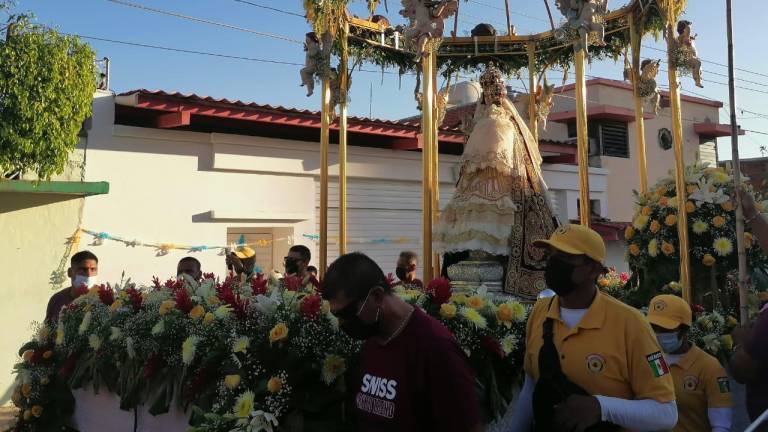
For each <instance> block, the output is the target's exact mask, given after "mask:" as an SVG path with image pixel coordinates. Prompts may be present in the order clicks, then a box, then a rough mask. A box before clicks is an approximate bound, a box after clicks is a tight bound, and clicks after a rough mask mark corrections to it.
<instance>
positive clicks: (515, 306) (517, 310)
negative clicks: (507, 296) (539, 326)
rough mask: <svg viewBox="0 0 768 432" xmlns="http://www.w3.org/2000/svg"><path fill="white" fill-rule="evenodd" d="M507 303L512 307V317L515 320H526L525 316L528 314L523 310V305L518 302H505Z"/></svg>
mask: <svg viewBox="0 0 768 432" xmlns="http://www.w3.org/2000/svg"><path fill="white" fill-rule="evenodd" d="M507 304H508V305H509V306H510V307H511V308H512V319H513V320H515V321H517V322H523V321H525V320H526V316H527V315H528V312H527V311H526V310H525V306H523V304H522V303H520V302H516V301H513V302H507Z"/></svg>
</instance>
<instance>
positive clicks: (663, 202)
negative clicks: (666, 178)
mask: <svg viewBox="0 0 768 432" xmlns="http://www.w3.org/2000/svg"><path fill="white" fill-rule="evenodd" d="M659 205H660V206H662V207H666V206H668V205H669V198H667V197H661V199H660V200H659Z"/></svg>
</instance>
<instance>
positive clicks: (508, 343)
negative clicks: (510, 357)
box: [501, 334, 518, 354]
mask: <svg viewBox="0 0 768 432" xmlns="http://www.w3.org/2000/svg"><path fill="white" fill-rule="evenodd" d="M517 342H518V341H517V337H516V336H515V335H513V334H510V335H507V336H506V337H505V338H504V339H502V340H501V349H502V351H504V354H511V353H512V351H514V350H515V348H517Z"/></svg>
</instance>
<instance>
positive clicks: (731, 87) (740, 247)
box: [725, 0, 749, 325]
mask: <svg viewBox="0 0 768 432" xmlns="http://www.w3.org/2000/svg"><path fill="white" fill-rule="evenodd" d="M732 3H733V2H732V0H725V5H726V7H725V8H726V17H727V20H728V93H729V98H728V103H729V104H730V109H731V159H732V160H733V182H734V184H735V186H736V187H739V186H740V185H741V162H740V160H739V124H738V123H737V122H736V73H735V71H734V64H735V61H734V56H733V4H732ZM736 247H737V251H738V262H739V310H740V314H741V317H740V320H741V325H747V324H748V323H749V307H748V305H747V277H748V275H747V252H746V245H745V244H744V209H743V208H742V207H741V203H739V205H738V206H737V207H736Z"/></svg>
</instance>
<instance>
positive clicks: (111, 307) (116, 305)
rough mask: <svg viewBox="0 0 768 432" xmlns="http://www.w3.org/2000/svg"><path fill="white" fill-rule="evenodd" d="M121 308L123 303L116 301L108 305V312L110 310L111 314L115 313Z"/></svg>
mask: <svg viewBox="0 0 768 432" xmlns="http://www.w3.org/2000/svg"><path fill="white" fill-rule="evenodd" d="M121 307H123V301H122V300H120V299H117V300H115V301H113V302H112V304H111V305H109V310H111V311H112V312H115V311H117V310H118V309H120V308H121Z"/></svg>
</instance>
